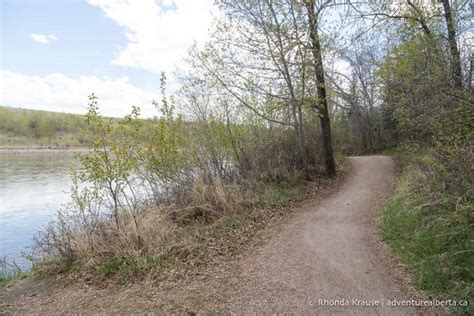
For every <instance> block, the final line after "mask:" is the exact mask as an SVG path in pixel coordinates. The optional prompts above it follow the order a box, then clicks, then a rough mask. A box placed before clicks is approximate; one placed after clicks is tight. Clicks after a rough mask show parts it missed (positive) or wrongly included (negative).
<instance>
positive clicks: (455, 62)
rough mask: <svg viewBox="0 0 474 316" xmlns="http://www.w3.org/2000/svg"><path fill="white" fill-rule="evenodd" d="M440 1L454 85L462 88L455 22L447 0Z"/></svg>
mask: <svg viewBox="0 0 474 316" xmlns="http://www.w3.org/2000/svg"><path fill="white" fill-rule="evenodd" d="M441 2H443V8H444V18H445V20H446V27H447V29H448V43H449V50H450V52H451V65H452V67H453V69H452V71H453V79H454V85H455V87H456V88H462V72H461V54H460V53H459V48H458V43H457V40H456V24H455V21H454V17H453V12H452V9H451V5H450V4H449V0H441Z"/></svg>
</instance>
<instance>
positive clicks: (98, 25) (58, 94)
mask: <svg viewBox="0 0 474 316" xmlns="http://www.w3.org/2000/svg"><path fill="white" fill-rule="evenodd" d="M211 2H212V0H192V1H190V0H174V1H172V0H160V1H159V0H130V1H126V0H62V1H61V0H49V1H48V0H1V1H0V6H1V7H0V12H1V41H0V51H1V62H0V71H1V75H0V83H1V87H2V88H1V90H0V103H1V104H2V105H8V106H14V107H23V108H33V109H46V110H53V111H62V112H74V113H84V112H85V110H86V106H87V95H88V94H89V93H92V92H95V93H96V94H97V95H98V96H99V105H101V108H102V112H103V113H104V114H106V115H114V116H121V115H124V114H126V113H127V112H128V111H129V109H130V107H131V105H139V106H141V108H142V112H143V113H144V115H145V116H150V115H153V114H154V113H153V107H152V105H151V100H152V99H153V98H156V97H158V91H159V74H160V73H161V71H165V72H167V73H168V76H169V77H172V71H173V70H174V68H175V66H176V65H179V64H180V61H181V59H182V57H184V56H185V53H186V50H187V48H188V47H189V46H190V45H192V44H193V42H194V41H196V42H198V43H199V42H204V41H205V40H206V39H207V37H208V29H209V27H210V22H211V15H210V11H211V10H212V9H213V7H212V4H211ZM171 82H172V78H171Z"/></svg>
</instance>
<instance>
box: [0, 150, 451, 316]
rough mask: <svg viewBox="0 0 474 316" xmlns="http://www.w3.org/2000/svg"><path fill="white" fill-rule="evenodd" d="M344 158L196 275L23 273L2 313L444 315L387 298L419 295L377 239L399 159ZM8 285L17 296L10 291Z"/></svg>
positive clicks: (420, 296)
mask: <svg viewBox="0 0 474 316" xmlns="http://www.w3.org/2000/svg"><path fill="white" fill-rule="evenodd" d="M350 163H351V165H352V172H351V173H350V174H349V175H348V176H347V177H346V179H345V181H344V183H343V184H342V185H341V186H340V187H339V189H338V190H337V191H336V192H334V193H333V194H331V195H330V196H328V197H326V198H324V199H323V200H321V201H318V200H312V201H308V202H305V203H303V205H301V206H300V207H299V209H298V210H296V211H295V212H292V214H291V215H289V216H288V217H287V218H285V219H284V220H282V221H280V222H279V223H277V224H276V225H273V226H272V227H270V228H269V229H268V231H267V234H266V236H267V237H266V238H265V239H264V241H263V242H260V243H258V245H256V246H255V247H252V248H251V249H249V250H248V251H245V253H244V254H242V255H241V256H236V257H234V258H230V259H226V260H223V261H222V262H220V264H218V265H213V266H212V267H209V268H207V269H206V270H205V271H202V272H200V273H199V274H198V275H193V276H192V277H189V278H186V277H185V278H183V279H181V280H178V281H175V282H168V283H167V282H160V283H158V284H156V283H154V282H152V281H150V282H140V283H139V284H133V285H129V286H121V287H117V286H115V287H108V288H103V289H101V288H98V287H96V286H88V285H86V284H69V285H61V286H60V285H57V286H54V287H51V285H50V284H49V285H47V286H42V285H41V284H38V283H37V284H36V285H35V286H36V289H35V290H31V289H30V288H31V285H29V284H28V281H25V282H26V283H22V282H19V283H18V284H17V285H15V286H14V287H13V288H12V289H10V290H8V292H7V296H6V298H7V302H8V306H9V307H8V309H7V311H6V312H7V313H19V314H23V313H36V314H37V313H40V314H58V313H59V314H64V313H82V314H96V313H111V314H112V313H113V314H116V313H121V314H128V313H137V312H149V313H150V312H151V313H156V314H163V313H166V314H168V313H178V314H209V313H212V314H214V313H231V314H244V315H248V314H270V313H271V314H274V313H279V314H280V313H291V314H310V315H334V314H337V315H421V314H422V315H426V314H430V315H441V314H444V313H445V311H444V310H440V309H438V310H436V309H427V308H423V309H422V308H420V307H406V306H405V307H400V306H399V307H389V306H387V305H388V303H390V302H392V303H393V302H394V300H398V302H400V300H418V299H423V298H424V297H423V296H422V294H420V293H419V292H417V291H416V290H415V289H414V287H413V285H412V284H411V281H410V279H409V278H408V277H407V273H406V271H404V268H403V266H401V265H400V264H398V263H397V261H396V260H395V259H394V258H393V257H392V256H391V254H390V251H389V250H388V248H387V246H386V245H385V243H383V241H382V240H381V232H380V209H381V207H382V205H383V202H384V201H385V199H386V198H387V195H388V194H389V193H390V192H391V190H392V188H393V186H394V184H395V182H396V179H397V166H396V163H395V161H394V160H393V159H392V158H390V157H386V156H364V157H355V158H350ZM22 287H28V290H27V291H23V292H22ZM15 291H16V292H17V293H18V292H20V293H21V292H22V293H23V294H22V295H13V294H12V295H8V293H15ZM321 300H322V301H321ZM324 300H325V301H324ZM354 300H356V301H354ZM357 300H358V301H357ZM377 302H378V306H361V305H367V304H369V305H373V304H377ZM330 305H335V306H330ZM382 305H383V306H382ZM0 306H1V305H0Z"/></svg>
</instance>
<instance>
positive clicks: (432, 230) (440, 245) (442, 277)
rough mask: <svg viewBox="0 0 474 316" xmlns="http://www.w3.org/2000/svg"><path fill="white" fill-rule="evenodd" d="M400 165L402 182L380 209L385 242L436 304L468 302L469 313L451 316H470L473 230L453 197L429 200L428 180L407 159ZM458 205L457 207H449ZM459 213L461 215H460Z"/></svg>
mask: <svg viewBox="0 0 474 316" xmlns="http://www.w3.org/2000/svg"><path fill="white" fill-rule="evenodd" d="M397 156H398V157H399V158H400V160H401V166H402V171H401V176H400V182H399V184H398V186H397V188H396V190H395V192H394V194H393V196H392V197H391V199H390V200H389V201H388V203H387V204H386V206H385V208H384V212H383V233H384V238H385V240H386V241H387V242H388V244H389V245H390V247H391V248H392V250H393V251H394V253H395V254H396V255H397V256H398V257H399V258H400V260H401V261H402V262H403V263H404V264H406V265H407V266H408V267H409V268H410V270H411V271H412V272H413V275H414V278H415V281H416V284H417V286H418V287H419V288H421V289H422V290H424V291H426V292H428V293H430V294H432V295H433V296H434V297H436V298H437V299H443V300H450V299H451V300H466V301H468V302H469V301H470V302H469V306H468V307H452V308H451V309H450V310H451V312H452V313H453V314H471V315H472V314H474V306H473V303H474V302H473V301H472V298H473V295H474V249H473V244H472V242H473V239H474V238H473V237H474V234H473V230H472V224H470V223H469V221H467V222H466V221H465V220H460V219H459V218H460V217H461V216H460V215H459V208H462V207H465V208H469V207H472V206H473V205H472V203H471V205H470V206H469V205H468V204H469V203H467V204H463V205H459V204H456V203H453V201H454V200H455V199H456V196H450V194H449V193H444V194H442V195H443V198H442V200H433V195H432V194H430V193H429V190H426V188H430V187H431V185H430V180H429V176H427V175H426V174H424V173H423V172H422V171H421V170H420V169H419V168H418V167H416V166H415V164H414V162H413V159H412V158H411V157H409V156H407V154H406V153H400V152H399V153H397ZM453 205H456V207H453ZM461 211H462V210H461Z"/></svg>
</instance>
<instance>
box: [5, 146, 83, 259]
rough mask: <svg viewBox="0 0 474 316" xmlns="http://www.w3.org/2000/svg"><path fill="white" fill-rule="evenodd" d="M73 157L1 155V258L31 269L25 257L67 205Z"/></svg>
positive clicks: (77, 165) (41, 154) (66, 154)
mask: <svg viewBox="0 0 474 316" xmlns="http://www.w3.org/2000/svg"><path fill="white" fill-rule="evenodd" d="M78 167H79V163H78V161H76V159H74V156H73V154H71V153H39V154H38V153H35V154H0V258H3V257H6V258H7V259H9V260H15V262H17V263H18V264H19V265H20V267H22V268H28V266H29V264H28V261H27V260H25V259H24V258H23V257H22V256H21V253H22V252H23V251H28V249H29V247H30V246H31V243H32V240H33V237H34V235H35V234H37V232H38V231H40V230H42V229H43V228H44V227H45V226H46V225H47V224H48V222H49V221H50V220H51V219H52V218H54V216H55V214H56V212H57V210H58V209H59V208H60V207H61V205H62V204H64V203H67V202H68V200H69V195H68V193H67V191H68V190H69V188H70V186H71V179H70V177H69V174H70V171H71V169H76V168H78Z"/></svg>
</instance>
